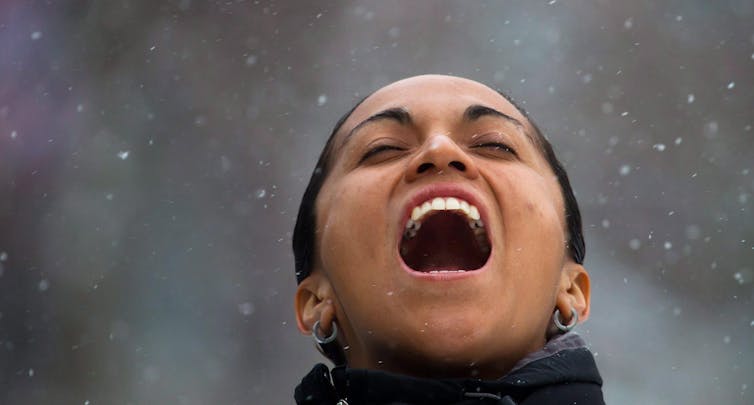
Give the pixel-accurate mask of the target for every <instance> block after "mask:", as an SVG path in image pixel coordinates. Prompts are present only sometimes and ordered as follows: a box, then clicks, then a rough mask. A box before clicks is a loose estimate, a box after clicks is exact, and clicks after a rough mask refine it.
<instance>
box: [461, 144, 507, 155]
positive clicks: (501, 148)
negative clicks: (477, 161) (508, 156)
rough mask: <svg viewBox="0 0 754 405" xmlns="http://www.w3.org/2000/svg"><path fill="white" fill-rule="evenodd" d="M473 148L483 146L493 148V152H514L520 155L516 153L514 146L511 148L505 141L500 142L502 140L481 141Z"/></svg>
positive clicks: (483, 147) (487, 148)
mask: <svg viewBox="0 0 754 405" xmlns="http://www.w3.org/2000/svg"><path fill="white" fill-rule="evenodd" d="M472 148H475V149H477V148H482V149H485V150H491V151H493V152H505V153H512V154H513V155H516V156H518V154H517V153H516V151H515V150H513V148H511V147H510V146H508V145H506V144H504V143H500V142H485V143H480V144H477V145H474V146H472Z"/></svg>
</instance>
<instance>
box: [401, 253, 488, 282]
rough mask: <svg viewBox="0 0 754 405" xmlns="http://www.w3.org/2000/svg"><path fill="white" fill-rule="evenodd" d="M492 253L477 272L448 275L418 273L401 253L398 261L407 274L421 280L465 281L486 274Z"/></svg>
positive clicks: (467, 271)
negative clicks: (405, 260)
mask: <svg viewBox="0 0 754 405" xmlns="http://www.w3.org/2000/svg"><path fill="white" fill-rule="evenodd" d="M492 253H493V252H492V251H490V255H489V257H488V258H487V261H486V262H485V263H484V265H482V267H480V268H478V269H476V270H466V271H463V272H460V271H459V272H447V273H439V272H438V273H429V272H423V271H416V270H414V269H412V268H411V267H408V265H407V264H406V262H404V261H403V258H402V257H401V255H400V253H398V255H397V256H398V261H399V262H400V263H401V267H402V268H403V270H405V271H406V273H408V274H410V275H411V276H412V277H416V278H418V279H420V280H429V281H455V280H463V279H467V278H470V277H474V276H478V275H480V274H482V273H484V272H486V270H487V268H488V267H490V262H491V261H492Z"/></svg>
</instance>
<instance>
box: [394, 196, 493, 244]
mask: <svg viewBox="0 0 754 405" xmlns="http://www.w3.org/2000/svg"><path fill="white" fill-rule="evenodd" d="M430 211H461V212H463V213H464V214H466V216H467V217H468V218H469V227H471V229H474V230H478V229H482V228H484V224H483V223H482V220H481V216H480V215H479V209H478V208H477V207H475V206H473V205H471V204H469V203H468V202H467V201H464V200H461V199H459V198H456V197H448V198H442V197H436V198H433V199H432V200H430V201H425V202H424V203H423V204H421V205H417V206H416V207H414V209H413V210H411V219H410V220H409V221H408V222H407V223H406V229H405V233H404V235H405V236H406V237H407V238H409V239H411V238H413V237H414V236H416V232H417V231H418V230H419V227H421V220H422V218H423V217H424V216H425V215H427V213H429V212H430Z"/></svg>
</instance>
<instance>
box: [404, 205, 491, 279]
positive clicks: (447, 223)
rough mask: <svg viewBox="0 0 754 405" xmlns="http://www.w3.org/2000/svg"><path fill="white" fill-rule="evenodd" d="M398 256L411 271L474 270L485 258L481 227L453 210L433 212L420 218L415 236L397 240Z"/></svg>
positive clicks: (487, 248) (485, 240)
mask: <svg viewBox="0 0 754 405" xmlns="http://www.w3.org/2000/svg"><path fill="white" fill-rule="evenodd" d="M400 249H401V251H400V254H401V258H402V259H403V261H404V262H405V263H406V265H408V267H410V268H411V269H412V270H415V271H419V272H424V273H434V272H437V273H442V272H456V271H470V270H477V269H479V268H481V267H482V266H484V264H485V263H486V262H487V259H488V257H489V251H490V248H489V242H488V240H487V235H486V233H485V230H484V229H483V228H481V229H472V227H470V226H469V221H468V219H467V218H464V217H463V216H461V215H458V214H454V213H442V214H435V215H432V216H431V217H429V218H427V219H425V220H424V221H422V224H421V227H420V229H419V230H418V231H417V232H416V235H415V236H413V237H411V238H409V237H404V238H403V240H402V241H401V247H400Z"/></svg>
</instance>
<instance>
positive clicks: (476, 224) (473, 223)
mask: <svg viewBox="0 0 754 405" xmlns="http://www.w3.org/2000/svg"><path fill="white" fill-rule="evenodd" d="M406 227H408V225H407V226H406ZM469 228H471V229H479V228H484V224H483V223H482V220H481V219H472V220H470V221H469Z"/></svg>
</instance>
